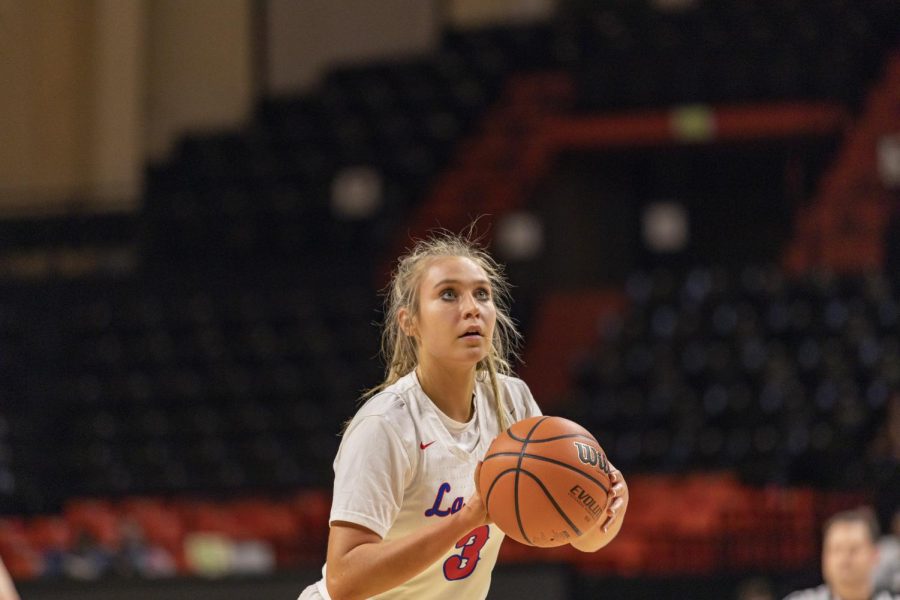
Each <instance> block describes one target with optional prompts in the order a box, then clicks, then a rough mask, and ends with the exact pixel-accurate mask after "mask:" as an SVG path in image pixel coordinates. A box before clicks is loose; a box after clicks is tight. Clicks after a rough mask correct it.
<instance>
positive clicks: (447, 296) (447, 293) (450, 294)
mask: <svg viewBox="0 0 900 600" xmlns="http://www.w3.org/2000/svg"><path fill="white" fill-rule="evenodd" d="M441 298H443V299H444V300H453V299H454V298H456V292H454V291H453V290H444V291H443V292H441Z"/></svg>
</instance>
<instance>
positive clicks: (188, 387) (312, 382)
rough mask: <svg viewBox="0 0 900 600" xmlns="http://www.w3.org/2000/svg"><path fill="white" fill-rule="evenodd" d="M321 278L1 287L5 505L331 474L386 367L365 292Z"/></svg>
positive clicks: (29, 506)
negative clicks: (341, 437) (341, 428)
mask: <svg viewBox="0 0 900 600" xmlns="http://www.w3.org/2000/svg"><path fill="white" fill-rule="evenodd" d="M330 275H333V273H332V274H330ZM330 275H329V276H330ZM344 275H346V276H347V277H350V276H349V275H347V272H346V271H345V272H344ZM315 279H316V278H315V277H314V276H312V275H310V274H308V273H306V274H304V273H302V272H295V273H293V274H292V275H286V274H284V275H282V276H281V277H280V278H272V277H271V275H270V280H269V281H268V282H267V283H265V284H264V283H263V282H262V280H261V278H257V279H255V280H254V282H253V283H251V282H247V281H245V282H243V283H239V282H237V281H235V280H229V281H227V282H225V283H223V282H218V283H216V282H214V281H211V280H210V279H208V278H207V279H206V280H203V281H202V282H201V281H196V280H195V281H193V282H192V283H190V284H189V283H188V282H185V281H183V280H181V279H176V280H175V282H174V283H173V281H172V279H169V280H159V279H158V280H156V281H155V282H154V283H153V284H150V283H147V282H141V281H137V280H134V279H131V280H121V279H117V280H103V281H96V280H95V281H77V282H69V283H65V284H63V283H58V284H22V285H20V286H19V287H18V288H17V289H15V290H12V289H7V290H6V292H7V293H6V294H4V300H3V301H2V302H0V314H2V315H4V316H5V317H6V318H5V319H4V320H3V322H2V323H0V349H2V351H3V356H4V359H5V360H4V362H3V369H2V373H3V376H4V383H5V384H6V385H5V386H4V391H3V393H4V398H5V400H6V401H5V402H4V403H3V408H2V411H0V412H2V414H3V415H4V417H5V419H6V421H7V423H8V426H7V427H6V428H4V429H3V430H0V441H2V442H3V443H4V445H3V448H4V450H5V452H4V453H2V454H0V469H3V470H2V471H0V472H2V473H5V474H7V475H8V476H9V477H11V481H10V482H9V486H7V487H5V488H0V489H2V491H3V493H2V494H0V499H2V501H3V506H4V507H5V510H17V511H26V512H32V511H44V510H53V509H54V507H56V506H59V503H60V502H61V501H63V500H65V499H66V498H69V497H71V496H73V495H91V496H96V495H103V494H118V495H121V494H133V493H177V492H190V491H194V492H197V491H206V492H216V491H225V490H240V489H289V488H296V487H298V486H320V485H326V484H327V482H328V481H329V479H330V464H331V460H332V459H333V456H334V452H335V451H336V448H337V442H338V438H337V431H338V424H339V423H340V422H341V421H342V420H344V419H346V418H348V416H349V415H350V414H352V411H353V406H354V403H355V401H356V399H357V398H358V397H359V394H360V392H361V390H363V389H364V388H365V387H367V386H370V385H372V382H374V381H377V379H378V377H379V375H380V367H379V366H378V364H377V361H376V360H375V358H374V357H375V353H376V351H377V334H376V331H375V328H374V327H372V325H371V322H372V321H373V320H374V319H373V317H376V316H377V315H376V314H375V313H374V308H373V307H374V292H372V291H371V290H370V289H368V288H363V287H352V286H347V285H346V284H345V285H344V286H343V287H334V286H333V285H331V284H329V283H328V282H327V281H322V280H321V279H320V280H319V281H317V282H316V284H315V285H310V284H311V283H312V281H313V280H315ZM308 285H309V287H307V286H308ZM16 296H18V297H19V300H20V303H16V302H15V301H14V300H13V298H15V297H16ZM26 302H30V304H28V303H26ZM48 448H53V449H54V452H48V451H47V449H48Z"/></svg>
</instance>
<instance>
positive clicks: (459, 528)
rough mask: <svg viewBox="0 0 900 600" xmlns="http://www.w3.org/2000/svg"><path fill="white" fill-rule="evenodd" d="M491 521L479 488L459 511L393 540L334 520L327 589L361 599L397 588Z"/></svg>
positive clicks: (335, 596) (343, 598)
mask: <svg viewBox="0 0 900 600" xmlns="http://www.w3.org/2000/svg"><path fill="white" fill-rule="evenodd" d="M479 468H480V465H479ZM475 481H476V482H477V481H478V470H476V471H475ZM476 485H477V484H476ZM487 523H490V520H489V519H488V516H487V511H486V510H485V506H484V503H483V502H482V501H481V496H480V495H479V493H478V491H477V490H476V491H475V493H474V494H473V495H472V496H471V497H470V498H469V500H468V501H467V502H466V504H465V505H464V506H463V508H462V510H460V511H459V512H456V513H454V514H452V515H450V516H448V517H444V518H441V519H437V520H436V521H435V522H434V523H430V524H429V525H427V526H426V527H422V528H421V529H418V530H416V531H414V532H413V533H411V534H409V535H407V536H404V537H402V538H398V539H395V540H391V541H389V542H385V541H382V539H381V538H380V537H379V536H378V534H377V533H375V532H374V531H371V530H369V529H366V528H365V527H362V526H361V525H356V524H354V523H346V522H342V521H335V522H333V523H332V524H331V531H330V533H329V534H328V557H327V560H326V569H325V574H326V581H325V585H326V587H327V588H328V594H329V595H330V596H331V598H332V600H357V599H360V600H362V599H364V598H369V597H371V596H374V595H376V594H380V593H381V592H384V591H387V590H389V589H392V588H395V587H397V586H398V585H401V584H402V583H405V582H406V581H408V580H410V579H411V578H413V577H414V576H416V575H418V574H419V573H421V572H422V571H424V570H425V569H426V568H428V566H429V565H431V564H432V563H434V562H435V561H436V560H438V559H440V558H441V557H443V556H444V554H446V552H447V550H448V549H450V548H452V547H453V546H454V545H455V544H456V543H457V542H458V541H459V540H460V538H462V537H463V536H464V535H466V534H467V533H469V532H470V531H472V530H473V529H475V528H477V527H480V526H481V525H485V524H487Z"/></svg>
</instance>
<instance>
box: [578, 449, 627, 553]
mask: <svg viewBox="0 0 900 600" xmlns="http://www.w3.org/2000/svg"><path fill="white" fill-rule="evenodd" d="M610 467H611V469H612V470H611V471H610V474H609V481H610V483H611V484H612V487H611V488H610V491H609V496H608V497H607V501H606V512H605V517H606V518H602V517H601V518H600V519H598V520H597V524H596V525H595V526H594V527H593V528H591V529H590V530H588V531H586V532H585V533H583V534H582V535H580V536H578V537H577V538H575V539H574V540H572V541H571V542H570V543H571V544H572V546H574V547H575V548H578V549H579V550H581V551H582V552H596V551H597V550H599V549H600V548H602V547H604V546H606V545H607V544H608V543H610V542H611V541H613V539H614V538H615V537H616V535H618V533H619V530H620V529H621V528H622V522H623V521H624V519H625V512H626V511H627V510H628V484H627V483H625V478H624V477H623V476H622V472H621V471H619V470H618V469H617V468H615V467H613V466H612V464H610Z"/></svg>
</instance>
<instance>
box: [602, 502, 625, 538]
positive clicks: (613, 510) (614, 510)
mask: <svg viewBox="0 0 900 600" xmlns="http://www.w3.org/2000/svg"><path fill="white" fill-rule="evenodd" d="M622 504H624V502H623V500H622V499H621V498H617V499H616V501H615V502H613V504H612V506H610V507H609V509H608V510H607V511H606V512H607V514H608V515H609V516H608V517H607V518H606V521H604V522H603V533H606V532H607V531H609V528H610V527H611V526H612V524H613V523H615V521H616V518H617V517H618V510H619V508H621V507H622Z"/></svg>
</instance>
